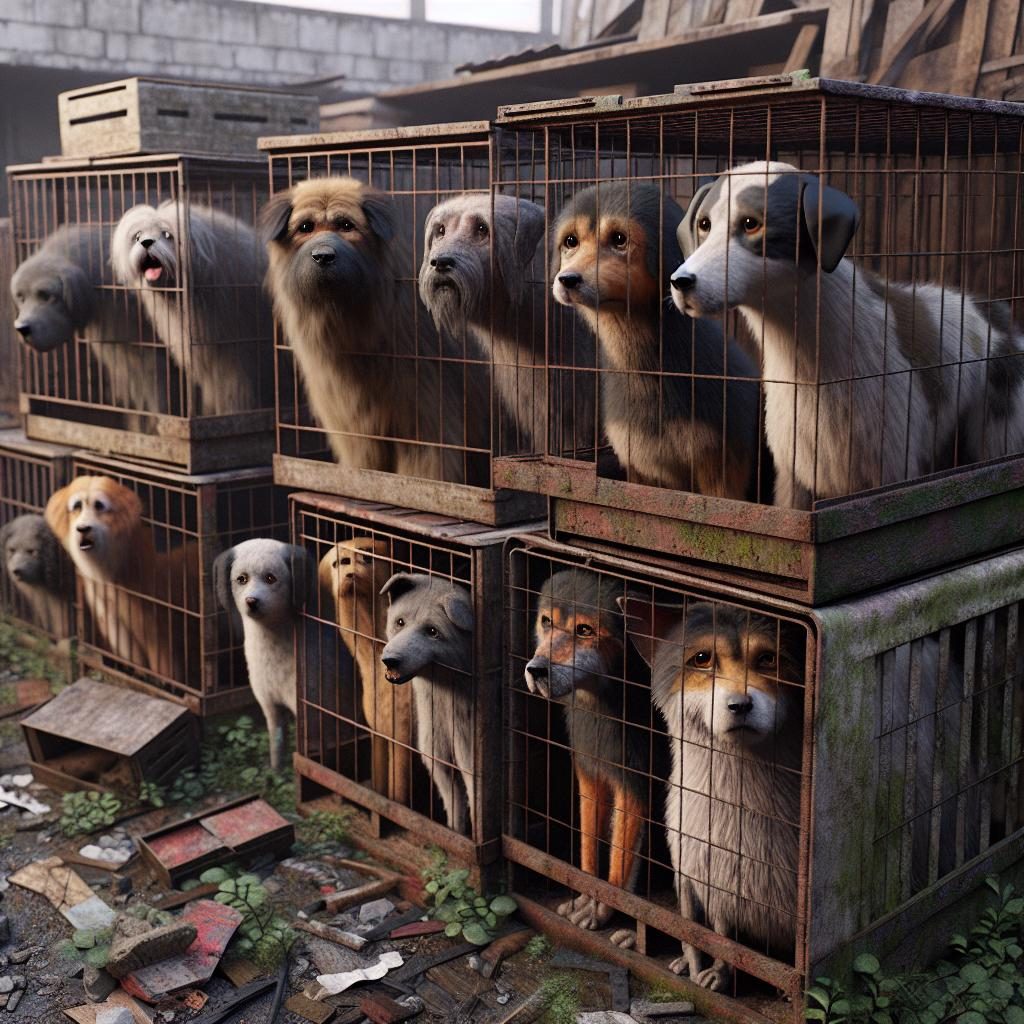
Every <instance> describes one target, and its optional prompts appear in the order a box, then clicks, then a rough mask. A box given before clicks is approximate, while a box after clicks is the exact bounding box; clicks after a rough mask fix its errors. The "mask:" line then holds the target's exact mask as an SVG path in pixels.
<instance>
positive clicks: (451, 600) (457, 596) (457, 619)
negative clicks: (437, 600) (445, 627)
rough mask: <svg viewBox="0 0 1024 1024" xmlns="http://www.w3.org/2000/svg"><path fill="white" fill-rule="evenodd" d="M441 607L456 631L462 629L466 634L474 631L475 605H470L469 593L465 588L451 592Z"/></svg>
mask: <svg viewBox="0 0 1024 1024" xmlns="http://www.w3.org/2000/svg"><path fill="white" fill-rule="evenodd" d="M441 607H442V608H443V609H444V613H445V615H447V616H448V618H449V620H451V623H452V625H454V626H455V628H456V629H461V630H462V631H463V632H464V633H471V632H472V631H473V625H474V623H475V621H476V620H475V618H474V616H473V605H472V604H471V603H470V600H469V593H468V591H467V590H466V589H465V588H464V587H456V588H455V589H454V590H449V591H448V592H447V593H446V594H445V595H444V598H443V600H442V601H441Z"/></svg>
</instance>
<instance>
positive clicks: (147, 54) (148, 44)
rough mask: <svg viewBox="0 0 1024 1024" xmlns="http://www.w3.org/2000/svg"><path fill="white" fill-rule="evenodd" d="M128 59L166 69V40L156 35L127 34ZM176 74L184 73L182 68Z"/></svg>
mask: <svg viewBox="0 0 1024 1024" xmlns="http://www.w3.org/2000/svg"><path fill="white" fill-rule="evenodd" d="M128 59H129V60H130V61H146V62H149V63H151V64H154V65H156V66H158V67H160V68H162V69H164V70H165V71H166V65H167V40H166V39H160V38H159V37H157V36H129V37H128ZM178 74H180V75H184V74H185V72H184V70H179V71H178Z"/></svg>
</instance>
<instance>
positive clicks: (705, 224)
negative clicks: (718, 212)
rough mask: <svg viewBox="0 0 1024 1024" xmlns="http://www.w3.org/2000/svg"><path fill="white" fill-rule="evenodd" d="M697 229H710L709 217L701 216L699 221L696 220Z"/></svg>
mask: <svg viewBox="0 0 1024 1024" xmlns="http://www.w3.org/2000/svg"><path fill="white" fill-rule="evenodd" d="M697 230H698V231H710V230H711V218H710V217H701V219H700V220H699V221H697Z"/></svg>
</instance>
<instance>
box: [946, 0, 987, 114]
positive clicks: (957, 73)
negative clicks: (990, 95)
mask: <svg viewBox="0 0 1024 1024" xmlns="http://www.w3.org/2000/svg"><path fill="white" fill-rule="evenodd" d="M997 2H998V0H997ZM991 7H992V0H970V3H968V4H965V5H964V11H963V18H962V20H961V22H960V41H959V44H958V47H957V62H956V68H955V70H954V74H953V79H952V81H951V82H950V84H949V91H950V92H955V93H960V94H961V95H962V96H973V95H974V91H975V88H976V87H977V84H978V75H979V73H980V71H981V62H982V58H983V57H984V54H985V36H986V30H987V28H988V19H989V12H990V10H991ZM940 81H941V79H940Z"/></svg>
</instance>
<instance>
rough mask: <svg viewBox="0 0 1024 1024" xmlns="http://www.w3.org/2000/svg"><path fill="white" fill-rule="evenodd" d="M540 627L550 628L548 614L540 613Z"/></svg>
mask: <svg viewBox="0 0 1024 1024" xmlns="http://www.w3.org/2000/svg"><path fill="white" fill-rule="evenodd" d="M540 628H541V629H544V630H548V629H550V628H551V616H550V615H542V616H541V617H540Z"/></svg>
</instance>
